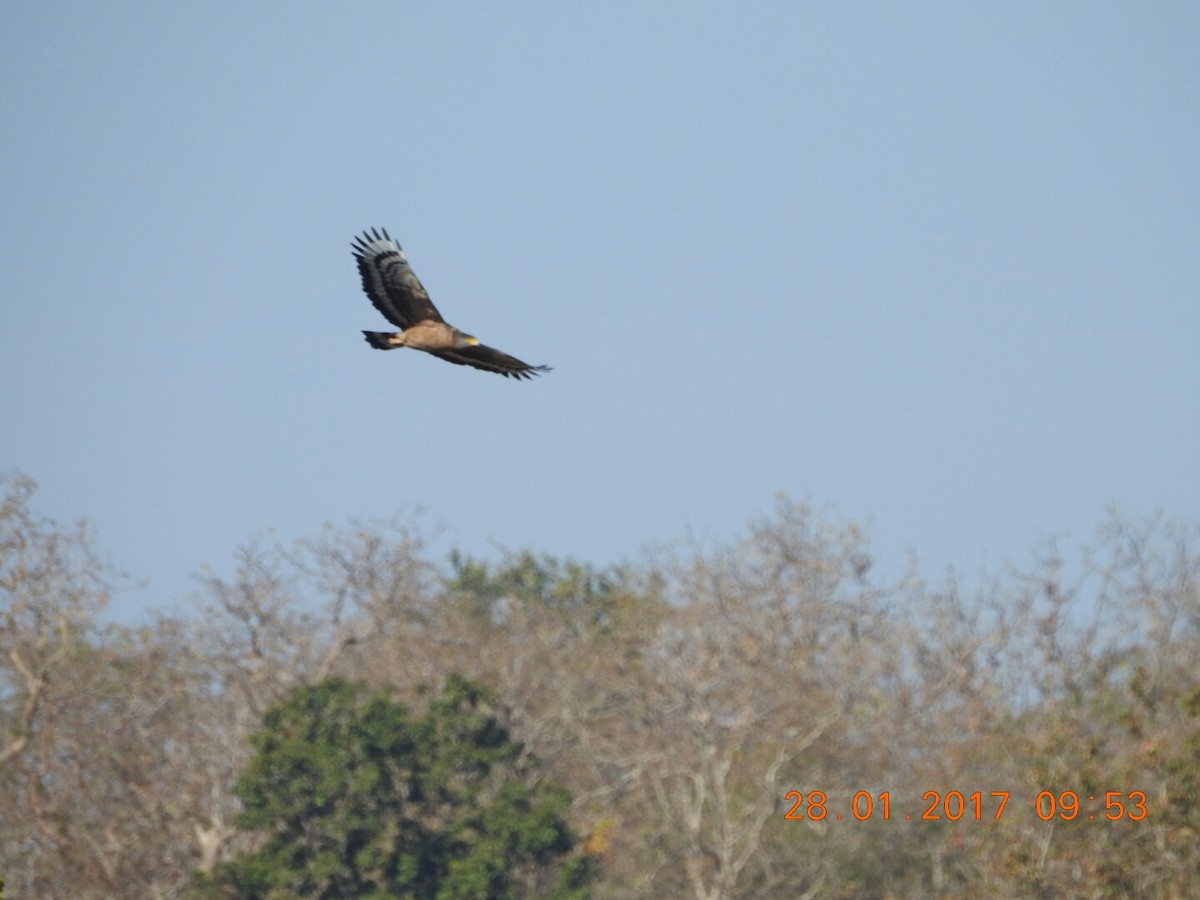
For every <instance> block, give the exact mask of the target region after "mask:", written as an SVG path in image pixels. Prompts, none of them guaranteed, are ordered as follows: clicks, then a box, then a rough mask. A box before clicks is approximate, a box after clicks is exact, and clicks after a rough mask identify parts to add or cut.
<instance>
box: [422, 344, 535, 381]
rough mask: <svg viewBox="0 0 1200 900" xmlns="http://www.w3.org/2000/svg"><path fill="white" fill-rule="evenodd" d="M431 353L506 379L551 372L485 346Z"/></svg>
mask: <svg viewBox="0 0 1200 900" xmlns="http://www.w3.org/2000/svg"><path fill="white" fill-rule="evenodd" d="M430 352H431V353H432V354H433V355H434V356H437V357H439V358H441V359H444V360H446V361H447V362H452V363H457V364H458V365H460V366H474V367H475V368H476V369H483V370H484V371H485V372H499V373H500V374H501V375H503V376H505V377H506V378H532V377H533V376H534V375H540V374H541V373H542V372H549V371H550V367H549V366H531V365H529V363H525V362H521V360H519V359H517V358H516V357H515V356H509V355H508V354H507V353H501V352H500V351H499V350H496V349H495V348H493V347H488V346H486V345H484V344H476V345H474V346H472V347H463V348H461V349H454V350H432V351H430Z"/></svg>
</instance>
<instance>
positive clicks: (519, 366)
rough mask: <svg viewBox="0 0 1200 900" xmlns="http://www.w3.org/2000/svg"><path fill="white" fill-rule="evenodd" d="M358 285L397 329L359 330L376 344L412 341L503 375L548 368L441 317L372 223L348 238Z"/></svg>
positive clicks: (398, 251) (402, 257)
mask: <svg viewBox="0 0 1200 900" xmlns="http://www.w3.org/2000/svg"><path fill="white" fill-rule="evenodd" d="M351 247H353V248H354V258H355V259H356V260H357V261H358V271H359V274H360V275H362V283H363V290H364V291H366V293H367V296H368V297H369V298H370V300H371V303H373V304H374V305H375V308H376V309H377V310H379V311H380V312H381V313H383V317H384V318H385V319H387V320H388V321H389V322H391V323H392V324H393V325H395V326H396V327H397V328H399V329H400V330H399V331H396V332H391V333H389V332H383V331H364V332H363V335H364V336H365V337H366V339H367V343H368V344H370V345H371V346H372V347H374V348H375V349H376V350H394V349H396V348H397V347H411V348H412V349H414V350H424V351H425V352H426V353H431V354H433V355H434V356H436V357H438V358H439V359H444V360H446V361H447V362H452V363H455V364H457V365H460V366H474V367H475V368H476V369H483V370H484V371H485V372H499V373H500V374H501V375H503V376H504V377H505V378H531V377H533V376H534V375H537V374H539V373H541V372H549V371H550V368H549V366H531V365H529V363H524V362H521V360H519V359H517V358H516V357H512V356H509V355H508V354H507V353H501V352H500V351H499V350H495V349H493V348H492V347H488V346H486V345H484V344H481V343H479V340H478V338H474V337H472V336H471V335H469V334H465V333H463V332H461V331H459V330H458V329H457V328H455V327H454V326H452V325H449V324H447V323H446V320H445V319H443V318H442V314H441V313H439V312H438V311H437V307H436V306H434V305H433V302H432V301H431V300H430V299H429V294H428V292H427V291H426V290H425V288H424V287H423V286H422V285H421V282H420V281H419V280H418V279H417V275H416V273H415V272H413V270H412V267H411V266H409V264H408V257H406V256H405V255H404V251H403V250H401V249H400V245H399V244H397V243H396V242H395V241H393V240H392V239H391V237H389V236H388V233H387V229H386V228H385V229H383V234H380V233H379V232H378V231H376V230H375V229H374V228H372V229H371V230H370V232H366V231H364V232H363V233H362V236H361V237H358V238H355V240H354V242H353V243H352V244H351Z"/></svg>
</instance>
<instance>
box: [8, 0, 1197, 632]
mask: <svg viewBox="0 0 1200 900" xmlns="http://www.w3.org/2000/svg"><path fill="white" fill-rule="evenodd" d="M0 122H2V123H3V141H2V150H0V157H2V160H3V165H2V166H0V188H2V191H0V193H2V206H3V214H2V215H0V304H2V305H0V310H2V315H0V387H2V390H0V468H6V469H7V468H18V469H20V470H22V471H24V472H26V473H27V474H29V475H31V476H33V477H34V478H35V479H37V480H38V482H39V483H40V485H41V490H40V492H39V494H38V496H37V498H36V500H35V504H36V508H37V509H38V510H39V511H40V512H42V513H43V514H46V515H50V516H53V517H55V518H57V519H59V520H60V521H64V522H67V521H72V520H74V519H76V518H79V517H87V518H89V519H90V520H91V521H92V522H93V523H94V525H95V526H96V529H97V532H98V536H99V542H100V545H101V546H102V547H103V548H104V549H105V550H106V551H107V552H108V554H109V556H110V558H111V560H112V562H113V563H114V564H116V565H117V566H119V567H120V568H123V569H125V570H127V571H128V572H130V573H131V574H132V575H134V576H136V577H138V578H143V579H148V580H149V585H148V586H147V587H145V588H141V589H138V590H129V591H126V592H124V593H122V594H121V595H120V596H119V597H118V598H117V605H116V609H115V612H116V614H117V615H118V616H121V617H123V618H129V617H137V616H139V615H140V614H141V612H142V610H145V609H147V608H155V607H160V608H161V607H171V606H174V605H176V604H178V603H180V602H181V601H183V600H184V599H185V598H186V597H187V595H188V593H189V592H190V591H192V590H194V587H195V582H194V580H193V577H192V576H193V574H194V573H195V572H196V571H197V570H198V569H199V568H200V566H201V565H203V564H210V565H212V566H213V567H214V568H215V569H216V570H217V571H218V572H228V571H230V570H231V568H232V557H233V552H234V550H235V548H236V547H237V546H238V545H239V544H241V543H243V542H245V541H247V540H248V539H250V538H251V537H253V536H254V535H255V534H257V533H259V532H262V531H263V530H264V529H267V528H274V529H275V530H276V532H277V534H278V536H279V537H281V538H283V539H285V540H288V539H291V538H294V537H300V536H304V535H309V534H313V533H315V532H317V531H318V530H319V529H320V527H321V525H322V523H324V522H327V521H328V522H332V523H334V524H345V523H347V522H349V521H350V520H353V519H368V520H369V519H372V518H376V517H383V516H389V515H392V514H394V513H397V512H399V513H401V514H402V515H403V514H406V513H407V512H409V511H411V510H413V509H414V508H416V507H418V506H420V507H423V508H424V509H425V513H424V514H423V516H422V518H421V519H420V521H421V522H422V523H424V526H425V530H427V531H428V533H429V534H431V535H432V534H433V533H434V532H438V533H439V535H440V536H438V537H437V538H436V540H435V541H434V543H433V546H432V549H431V551H430V552H431V555H432V557H433V558H435V559H436V558H444V556H445V554H446V553H448V552H449V550H450V549H452V548H455V547H457V548H460V549H462V550H464V551H466V552H468V553H471V554H475V555H478V556H482V557H484V558H496V556H497V550H496V546H497V545H501V546H504V547H508V548H510V549H522V548H531V549H533V550H535V551H538V552H547V553H551V554H555V555H561V556H566V555H570V556H573V557H576V558H578V559H581V560H584V561H589V562H593V563H596V564H600V565H603V564H607V563H610V562H617V561H620V560H623V559H632V560H636V559H638V558H639V556H640V553H641V550H642V548H643V547H644V546H645V545H647V544H648V543H650V542H662V541H670V540H673V539H676V538H678V537H680V536H682V535H684V534H685V533H688V532H691V533H693V534H695V535H696V536H698V537H700V538H701V539H704V540H708V541H720V542H724V541H727V540H730V539H732V538H734V537H736V536H738V535H739V534H741V533H743V532H744V529H745V526H746V525H747V523H748V522H749V521H751V520H753V519H756V518H759V517H761V516H763V515H766V514H768V513H769V512H770V510H771V507H772V502H773V495H774V494H775V493H776V492H779V491H782V492H785V493H787V494H789V495H791V496H793V497H795V498H797V499H806V500H809V501H811V502H812V503H813V504H814V505H815V506H817V507H818V508H820V509H823V510H826V511H828V513H829V514H830V517H831V518H833V519H840V518H850V519H855V520H858V521H861V522H863V523H866V524H869V525H870V533H871V535H872V545H873V547H874V549H875V551H876V552H877V554H878V555H879V557H880V559H881V564H882V565H884V566H885V567H886V566H890V567H895V568H898V567H900V566H902V564H903V562H904V560H905V558H906V555H907V553H908V551H909V550H910V549H912V550H915V551H916V553H917V554H918V556H919V557H920V558H921V559H922V560H923V561H924V564H925V567H926V569H927V571H928V573H929V574H931V575H940V573H941V572H942V571H943V570H944V569H945V567H946V566H949V565H953V566H955V567H957V568H960V569H962V570H964V571H965V572H968V573H969V572H972V571H977V570H978V569H979V567H980V565H982V564H987V565H995V564H997V563H999V562H1002V561H1003V560H1005V559H1009V558H1016V559H1023V558H1026V557H1027V554H1028V551H1029V550H1030V548H1031V547H1032V546H1033V545H1034V544H1035V543H1036V542H1037V541H1039V540H1042V539H1045V538H1047V537H1049V536H1053V535H1063V536H1065V537H1066V538H1067V540H1068V541H1069V542H1086V541H1088V540H1090V539H1091V537H1092V536H1093V531H1094V528H1095V527H1096V526H1097V525H1098V524H1099V522H1100V521H1101V519H1102V518H1103V515H1104V512H1105V509H1106V507H1107V506H1108V505H1109V504H1110V503H1114V502H1115V503H1117V504H1119V505H1120V506H1121V508H1123V509H1124V510H1126V511H1127V512H1129V513H1131V514H1134V515H1141V514H1144V513H1149V512H1152V511H1154V510H1155V509H1157V508H1159V507H1161V508H1163V509H1164V510H1165V511H1166V512H1167V513H1169V514H1170V515H1173V516H1177V517H1181V518H1185V519H1189V520H1200V474H1198V472H1197V464H1198V461H1200V5H1197V4H1195V3H1191V2H1177V3H1170V2H1160V3H1132V2H1126V3H1107V2H1096V3H1074V2H1072V3H1065V2H1064V3H1048V2H1040V0H1039V2H1032V3H994V4H990V3H957V2H941V3H921V2H913V3H846V2H829V3H793V2H780V3H738V4H733V3H722V4H716V3H705V2H656V3H647V2H628V3H626V2H616V3H557V2H544V3H530V2H506V3H487V4H480V3H473V2H472V3H466V2H463V3H399V2H392V3H383V2H357V3H352V4H334V3H320V4H316V3H282V2H280V3H246V2H237V3H231V2H216V3H204V4H172V3H152V2H137V3H131V2H119V0H110V2H105V3H82V2H58V3H34V2H23V0H19V2H8V3H4V4H3V5H2V6H0ZM369 226H386V227H387V228H388V230H389V231H390V232H391V234H392V235H393V236H394V237H396V238H397V239H398V240H399V241H400V242H401V243H402V244H403V245H404V247H405V249H406V251H407V252H408V255H409V258H410V260H411V261H412V264H413V266H414V268H415V269H416V271H417V273H418V275H419V276H420V277H421V279H422V281H423V282H424V283H425V286H426V287H427V288H428V289H429V291H430V293H431V294H432V296H433V299H434V301H435V302H436V303H437V304H438V305H439V307H440V308H441V310H442V312H443V313H444V314H445V316H446V318H447V319H448V320H449V321H450V322H452V323H454V324H456V325H459V326H460V327H462V328H464V329H465V330H467V331H469V332H471V333H473V334H475V335H477V336H479V337H480V338H481V339H482V340H483V341H484V342H485V343H490V344H493V345H495V346H497V347H499V348H501V349H503V350H506V351H508V352H510V353H512V354H514V355H516V356H518V357H520V358H521V359H524V360H526V361H527V362H530V363H544V364H548V365H551V366H553V367H554V371H553V372H552V373H550V374H548V375H546V376H544V377H542V378H539V379H535V380H533V381H529V382H515V381H512V380H508V379H504V378H501V377H498V376H496V375H492V374H489V373H485V372H479V371H475V370H472V369H467V368H461V367H458V366H452V365H448V364H446V363H443V362H441V361H439V360H436V359H433V358H431V357H428V356H425V355H424V354H419V353H415V352H409V351H405V350H401V351H397V352H393V353H380V352H377V351H373V350H371V349H370V348H368V346H367V345H366V344H365V343H364V342H363V340H362V336H361V334H360V330H361V329H364V328H369V329H380V330H382V328H383V327H384V326H385V323H384V320H383V319H382V318H381V317H380V316H379V315H378V314H377V313H376V312H375V311H374V309H372V308H371V306H370V305H369V303H368V302H367V300H366V298H365V297H364V295H363V294H362V291H361V289H360V285H359V281H358V276H357V273H356V271H355V267H354V262H353V258H352V257H351V254H350V246H349V244H350V240H351V238H352V237H353V236H354V235H355V233H357V232H359V231H361V230H362V229H363V228H366V227H369Z"/></svg>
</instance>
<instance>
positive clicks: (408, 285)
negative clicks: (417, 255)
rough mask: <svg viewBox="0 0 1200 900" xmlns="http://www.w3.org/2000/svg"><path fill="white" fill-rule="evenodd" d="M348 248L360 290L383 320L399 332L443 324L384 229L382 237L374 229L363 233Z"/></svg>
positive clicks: (399, 250) (413, 273)
mask: <svg viewBox="0 0 1200 900" xmlns="http://www.w3.org/2000/svg"><path fill="white" fill-rule="evenodd" d="M350 246H351V247H353V248H354V258H355V259H356V260H357V261H358V272H359V274H360V275H362V283H363V290H364V291H366V293H367V296H368V297H370V298H371V302H372V303H373V304H374V305H375V308H376V309H377V310H379V311H380V312H381V313H383V317H384V318H385V319H387V320H388V321H389V322H391V323H392V324H393V325H395V326H396V327H397V328H400V329H402V330H403V329H405V328H411V327H412V326H413V325H416V324H417V323H418V322H443V321H445V320H444V319H443V318H442V315H441V313H439V312H438V311H437V307H436V306H434V305H433V302H432V301H431V300H430V299H429V294H428V292H426V290H425V288H424V286H423V285H422V284H421V282H420V280H419V279H418V278H417V275H416V273H415V272H413V270H412V267H411V266H410V265H409V264H408V257H406V256H405V255H404V251H403V250H401V249H400V245H399V244H397V243H396V242H395V241H393V240H392V239H391V238H390V237H389V236H388V233H387V229H386V228H385V229H383V234H380V233H379V232H378V231H376V230H375V229H374V228H372V229H371V230H370V232H366V231H364V232H363V233H362V236H361V237H358V238H356V239H355V240H354V242H353V243H352V244H351V245H350Z"/></svg>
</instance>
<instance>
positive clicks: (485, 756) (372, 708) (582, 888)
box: [199, 676, 593, 900]
mask: <svg viewBox="0 0 1200 900" xmlns="http://www.w3.org/2000/svg"><path fill="white" fill-rule="evenodd" d="M489 701H490V697H489V696H488V694H487V693H486V691H485V690H484V689H483V688H482V687H480V686H478V685H475V684H472V683H471V682H469V681H467V680H465V679H463V678H460V677H458V676H451V677H450V679H449V680H448V683H447V684H446V687H445V689H444V690H443V691H442V693H441V694H440V695H439V696H437V697H435V698H433V699H432V701H431V702H430V704H429V707H428V710H427V711H426V713H425V714H424V715H423V716H421V717H420V718H419V719H417V720H415V721H414V720H412V719H411V718H410V716H409V713H408V710H407V709H406V708H405V707H404V706H403V705H402V704H400V703H397V702H394V701H393V700H391V699H390V698H389V697H388V696H387V694H386V693H384V692H377V693H373V694H368V693H367V690H366V688H365V686H364V685H362V684H360V683H356V682H351V681H347V680H345V679H341V678H330V679H326V680H325V681H322V682H320V683H318V684H315V685H312V686H307V687H301V688H298V689H297V690H295V691H294V692H293V693H292V694H291V696H289V697H288V698H287V699H286V700H285V701H284V702H282V703H280V704H279V705H278V706H276V707H274V708H273V709H271V710H270V711H269V712H268V713H267V715H266V717H265V718H264V721H263V726H262V728H261V729H260V730H259V731H258V732H257V733H256V734H254V735H253V736H252V738H251V742H252V744H253V746H254V748H255V750H256V751H257V752H256V755H255V756H254V758H253V759H252V760H251V762H250V764H249V765H248V766H247V768H246V770H245V771H244V773H243V774H242V776H241V778H240V779H239V780H238V783H237V785H236V787H235V789H234V793H235V794H236V795H237V796H238V797H239V798H240V799H241V801H242V803H243V805H244V809H243V812H242V813H241V815H240V816H239V818H238V820H237V824H238V825H239V826H240V827H242V828H244V829H247V830H252V831H258V832H263V833H264V834H265V835H266V840H265V842H264V843H263V844H262V846H261V847H259V849H258V850H256V851H254V852H251V853H246V854H243V855H242V856H240V857H238V858H236V859H234V860H233V861H231V862H229V863H226V864H224V865H222V866H220V867H218V868H217V870H216V871H215V872H214V874H213V876H212V877H211V878H204V879H202V880H201V883H200V886H199V893H200V894H201V895H205V896H229V895H233V896H238V897H256V898H257V897H261V898H273V897H283V896H296V895H301V896H306V897H328V898H334V897H379V898H383V897H413V898H438V900H442V898H469V897H494V898H505V897H516V896H526V895H529V894H530V893H531V892H532V893H536V894H538V895H540V896H551V897H560V898H582V897H586V896H587V895H588V894H587V883H588V882H589V881H590V880H591V877H592V874H593V873H592V872H591V869H590V867H589V864H588V862H587V861H586V859H581V858H572V857H571V852H572V849H573V846H574V839H573V837H572V835H571V833H570V831H569V830H568V828H567V825H566V822H565V819H564V817H563V816H564V814H565V811H566V809H567V807H568V805H569V797H568V795H567V793H566V792H565V791H564V790H562V789H560V788H557V787H555V786H553V785H550V784H546V783H539V784H537V785H536V786H535V787H533V788H530V787H528V786H527V784H526V778H525V776H526V775H527V774H528V773H527V772H526V771H524V769H523V767H522V766H521V765H520V764H519V757H520V746H519V745H518V744H516V743H514V742H513V741H512V740H511V739H510V738H509V735H508V732H507V730H506V729H505V728H504V727H503V725H502V724H501V723H500V722H499V721H498V720H497V719H496V717H495V716H494V715H493V714H491V712H490V711H489V708H488V703H489Z"/></svg>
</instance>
